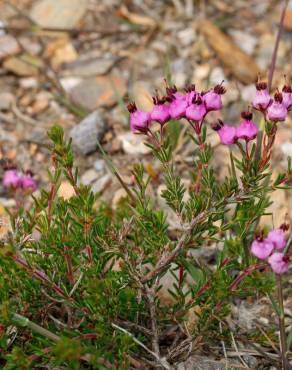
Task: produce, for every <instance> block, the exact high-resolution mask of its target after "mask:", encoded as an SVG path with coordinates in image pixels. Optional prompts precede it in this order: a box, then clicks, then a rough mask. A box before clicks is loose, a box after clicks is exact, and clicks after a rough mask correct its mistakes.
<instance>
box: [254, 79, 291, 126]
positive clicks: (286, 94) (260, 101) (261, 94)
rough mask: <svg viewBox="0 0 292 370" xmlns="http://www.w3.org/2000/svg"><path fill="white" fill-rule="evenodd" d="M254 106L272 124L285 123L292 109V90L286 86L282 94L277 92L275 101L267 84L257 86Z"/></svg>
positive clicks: (259, 83) (261, 83) (262, 83)
mask: <svg viewBox="0 0 292 370" xmlns="http://www.w3.org/2000/svg"><path fill="white" fill-rule="evenodd" d="M252 105H253V107H254V108H255V109H257V110H259V111H260V112H262V113H263V114H264V116H265V117H266V118H267V119H268V120H269V121H272V122H278V121H285V119H286V117H287V114H288V111H289V110H291V109H292V88H291V86H289V85H285V86H284V87H283V89H282V92H279V91H277V92H276V93H275V95H274V99H272V97H271V96H270V94H269V92H268V88H267V84H266V83H265V82H258V83H257V84H256V95H255V97H254V99H253V102H252Z"/></svg>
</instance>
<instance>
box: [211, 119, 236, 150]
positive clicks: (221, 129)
mask: <svg viewBox="0 0 292 370" xmlns="http://www.w3.org/2000/svg"><path fill="white" fill-rule="evenodd" d="M212 128H213V130H215V131H217V133H218V135H219V137H220V140H221V143H222V144H225V145H230V144H234V143H235V142H236V140H237V136H236V128H235V127H232V126H229V125H226V124H224V123H223V122H222V121H221V120H218V123H217V124H215V125H213V126H212Z"/></svg>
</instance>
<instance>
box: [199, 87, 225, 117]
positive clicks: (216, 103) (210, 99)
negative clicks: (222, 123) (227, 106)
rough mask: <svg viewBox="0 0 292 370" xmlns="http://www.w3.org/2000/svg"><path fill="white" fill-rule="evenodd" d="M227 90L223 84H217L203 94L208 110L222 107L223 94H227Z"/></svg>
mask: <svg viewBox="0 0 292 370" xmlns="http://www.w3.org/2000/svg"><path fill="white" fill-rule="evenodd" d="M225 92H226V90H225V88H224V87H223V86H222V85H216V86H215V87H214V89H212V90H210V91H208V92H206V93H205V94H204V95H203V100H204V102H205V105H206V109H207V111H208V112H209V111H211V110H220V109H221V108H222V100H221V95H223V94H225Z"/></svg>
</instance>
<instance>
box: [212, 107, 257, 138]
mask: <svg viewBox="0 0 292 370" xmlns="http://www.w3.org/2000/svg"><path fill="white" fill-rule="evenodd" d="M241 117H242V119H243V120H242V121H241V122H240V124H239V126H238V127H233V126H230V125H227V124H225V123H223V122H222V121H221V120H218V123H217V124H215V125H213V126H212V127H213V129H214V130H215V131H217V133H218V135H219V137H220V140H221V143H222V144H225V145H230V144H234V143H236V142H237V140H239V139H242V140H245V141H247V142H248V141H250V140H253V139H255V138H256V137H257V134H258V131H259V130H258V128H257V126H256V124H255V123H254V122H253V121H252V113H251V112H242V113H241Z"/></svg>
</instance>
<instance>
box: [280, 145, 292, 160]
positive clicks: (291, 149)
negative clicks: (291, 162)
mask: <svg viewBox="0 0 292 370" xmlns="http://www.w3.org/2000/svg"><path fill="white" fill-rule="evenodd" d="M281 150H282V152H283V154H284V155H285V156H287V157H288V156H290V157H291V156H292V142H291V141H286V142H284V143H283V144H282V145H281Z"/></svg>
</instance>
